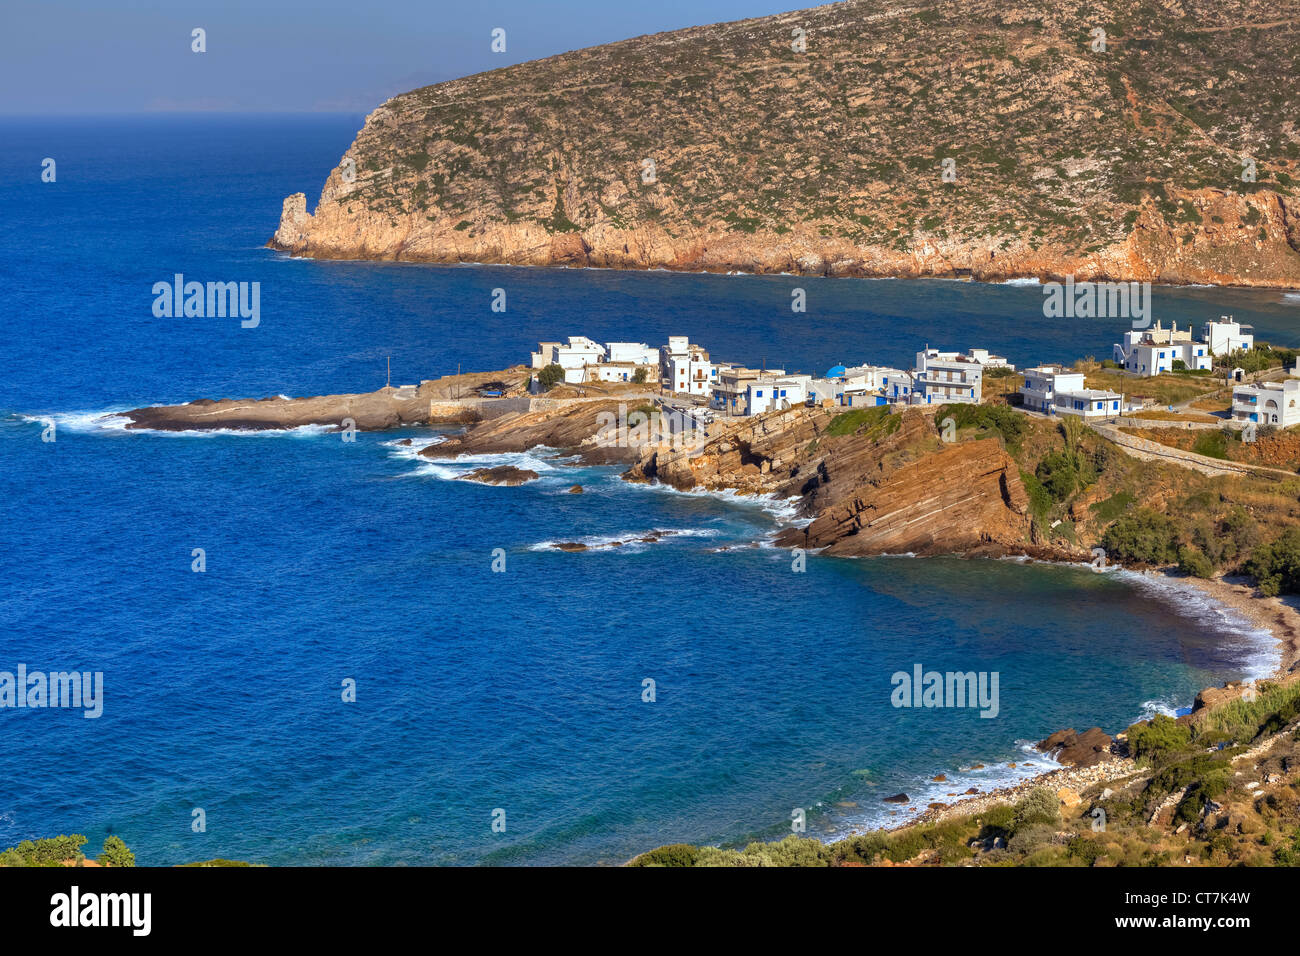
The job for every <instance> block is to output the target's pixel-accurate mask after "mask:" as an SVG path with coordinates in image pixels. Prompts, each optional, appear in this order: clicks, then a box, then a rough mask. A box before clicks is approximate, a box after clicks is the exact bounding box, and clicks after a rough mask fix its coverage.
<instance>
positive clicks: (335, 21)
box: [0, 0, 816, 114]
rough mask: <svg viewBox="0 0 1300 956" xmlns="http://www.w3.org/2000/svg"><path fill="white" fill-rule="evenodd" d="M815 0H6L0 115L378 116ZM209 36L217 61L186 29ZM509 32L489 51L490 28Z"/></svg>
mask: <svg viewBox="0 0 1300 956" xmlns="http://www.w3.org/2000/svg"><path fill="white" fill-rule="evenodd" d="M815 3H816V0H803V2H801V0H459V2H452V0H209V2H197V0H3V4H2V7H3V12H2V14H0V113H5V114H13V113H27V114H32V113H36V114H42V113H62V114H67V113H81V114H86V113H132V112H144V111H156V110H186V111H189V110H230V111H241V112H252V111H256V112H267V111H270V112H296V111H304V110H308V111H340V112H353V111H356V112H361V111H368V110H370V109H371V108H373V107H374V106H376V105H377V104H378V103H380V102H381V101H382V100H383V99H385V98H386V97H388V96H391V95H392V94H394V93H399V92H402V91H404V90H408V89H413V88H415V87H417V86H423V85H426V84H429V83H437V82H439V81H442V80H448V79H452V78H454V77H458V76H465V75H467V74H470V73H478V72H481V71H483V70H490V69H496V68H498V67H502V66H508V65H510V64H512V63H520V62H523V61H525V60H534V59H537V58H538V57H543V56H551V55H552V54H555V53H562V52H564V51H566V50H576V49H580V48H582V47H586V46H594V45H596V44H600V43H608V42H611V41H613V40H621V39H625V38H627V37H633V36H640V35H642V34H646V33H658V32H661V31H663V30H674V29H678V28H680V27H687V26H699V25H703V24H708V23H718V22H721V21H725V20H738V19H742V18H745V17H755V16H765V15H767V14H770V13H778V12H782V11H786V10H797V9H800V8H801V7H807V6H813V5H815ZM195 27H202V28H204V29H205V30H206V31H207V52H206V53H202V54H198V53H193V52H191V50H190V31H191V30H192V29H193V28H195ZM494 27H502V28H504V29H505V30H506V46H507V49H506V52H505V53H504V54H500V53H492V52H491V50H490V42H491V36H490V34H491V31H492V29H493V28H494Z"/></svg>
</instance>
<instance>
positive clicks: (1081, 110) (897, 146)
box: [270, 0, 1300, 287]
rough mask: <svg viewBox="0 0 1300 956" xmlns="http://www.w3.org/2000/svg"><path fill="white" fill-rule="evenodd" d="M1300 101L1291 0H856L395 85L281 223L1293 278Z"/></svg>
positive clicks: (657, 261)
mask: <svg viewBox="0 0 1300 956" xmlns="http://www.w3.org/2000/svg"><path fill="white" fill-rule="evenodd" d="M1098 26H1102V27H1104V28H1105V29H1107V31H1108V34H1109V40H1108V46H1107V49H1106V50H1105V51H1104V52H1096V51H1093V50H1091V49H1090V45H1089V37H1090V35H1091V31H1092V30H1093V29H1094V28H1096V27H1098ZM796 29H798V30H802V31H804V33H805V35H806V38H807V47H806V49H805V50H803V51H800V52H796V51H795V50H794V49H792V46H791V37H792V35H793V31H794V30H796ZM1296 102H1300V17H1297V15H1296V11H1295V8H1294V3H1293V2H1292V0H1178V2H1168V3H1155V2H1145V0H1143V2H1135V0H1093V2H1091V3H1089V4H1087V5H1084V6H1079V5H1077V4H1073V3H1070V2H1067V0H1037V2H1035V3H1033V4H1031V5H1030V6H1025V5H1023V4H1008V3H1005V2H1004V0H966V2H963V3H960V4H959V3H956V2H948V0H917V2H916V3H914V4H911V5H909V6H907V7H905V8H901V7H900V8H888V9H882V8H881V7H880V5H879V4H877V3H874V2H867V0H862V2H859V0H849V2H845V3H837V4H832V5H827V6H822V7H817V8H814V9H811V10H803V11H796V12H793V13H787V14H781V15H778V16H774V17H765V18H761V19H755V20H746V21H740V22H737V23H727V24H717V25H713V26H709V27H696V28H691V29H688V30H682V31H677V32H674V33H667V34H660V35H657V36H650V37H639V38H636V39H633V40H627V41H623V42H621V43H614V44H609V45H607V46H601V47H595V48H592V49H588V50H579V51H575V52H572V53H566V54H563V55H561V56H556V57H550V58H548V59H545V60H539V61H535V62H532V63H525V64H520V65H518V66H513V67H509V68H506V69H502V70H495V71H492V72H489V73H483V74H478V75H476V76H471V77H466V78H464V79H460V80H454V81H451V82H449V83H443V84H439V85H437V86H431V87H426V88H424V89H420V90H415V91H412V92H410V93H406V94H403V95H401V96H397V97H394V98H393V99H391V100H389V101H388V102H386V103H384V104H383V105H382V106H380V107H379V108H378V109H376V110H375V111H374V112H373V113H371V114H370V116H369V117H367V120H366V123H365V126H364V127H363V128H362V130H361V131H360V132H359V133H358V135H357V137H356V140H355V142H354V143H353V144H352V146H351V147H350V148H349V149H348V151H347V153H346V155H345V157H344V159H343V161H342V162H341V163H340V165H339V167H338V168H337V169H335V170H334V171H333V172H332V173H331V175H330V176H329V178H328V180H327V181H326V183H325V185H324V188H323V190H322V192H321V194H320V200H319V202H318V203H317V204H316V207H315V211H314V213H312V214H309V213H308V212H307V203H306V198H305V196H304V195H302V194H297V193H296V194H294V195H292V196H290V197H289V198H288V199H286V200H285V202H284V207H283V210H282V218H281V222H280V226H279V228H278V229H277V230H276V233H275V236H274V237H273V238H272V240H271V242H270V245H271V246H273V247H275V248H278V249H282V250H286V251H289V252H292V253H295V254H300V255H310V256H318V257H334V258H378V259H402V260H411V261H430V262H506V263H516V264H533V265H556V264H559V265H584V266H600V267H610V268H668V269H681V270H709V271H732V270H736V271H744V272H754V273H775V272H789V273H797V274H813V275H868V276H878V275H897V276H927V275H941V276H953V275H970V276H973V277H975V278H981V279H1001V278H1008V277H1012V276H1023V275H1029V276H1040V277H1044V278H1047V277H1057V276H1062V275H1065V274H1074V275H1076V276H1077V277H1078V278H1080V279H1106V278H1109V279H1131V280H1152V281H1164V282H1206V283H1221V284H1228V283H1231V284H1241V285H1254V286H1270V287H1292V286H1294V287H1300V251H1298V250H1300V188H1298V186H1297V184H1298V183H1300V128H1298V127H1297V126H1296V123H1295V117H1294V110H1293V108H1292V107H1293V105H1294V104H1295V103H1296ZM1243 157H1246V158H1250V159H1252V160H1253V162H1254V166H1255V181H1250V182H1243V181H1242V179H1241V176H1242V174H1243V170H1244V166H1243ZM945 160H952V162H953V163H954V164H955V166H954V167H953V168H954V170H955V177H954V179H953V181H951V182H947V181H944V180H943V178H942V177H941V162H943V161H945ZM647 163H652V164H653V166H652V167H651V166H648V165H647Z"/></svg>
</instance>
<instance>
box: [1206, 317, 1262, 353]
mask: <svg viewBox="0 0 1300 956" xmlns="http://www.w3.org/2000/svg"><path fill="white" fill-rule="evenodd" d="M1201 341H1202V342H1204V343H1205V345H1206V346H1207V347H1208V348H1209V350H1210V354H1211V355H1228V354H1231V353H1232V352H1236V351H1237V350H1238V349H1243V350H1248V349H1253V348H1254V347H1255V330H1254V328H1253V327H1251V326H1249V325H1242V324H1241V323H1240V322H1238V321H1236V320H1235V319H1233V317H1232V316H1230V315H1221V316H1219V318H1218V320H1217V321H1214V322H1206V323H1205V325H1203V326H1202V327H1201Z"/></svg>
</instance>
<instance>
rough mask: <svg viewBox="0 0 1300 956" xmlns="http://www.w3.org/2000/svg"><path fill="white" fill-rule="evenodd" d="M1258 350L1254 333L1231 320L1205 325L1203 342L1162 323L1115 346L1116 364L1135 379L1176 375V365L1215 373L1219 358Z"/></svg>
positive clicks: (1130, 334) (1129, 334) (1128, 334)
mask: <svg viewBox="0 0 1300 956" xmlns="http://www.w3.org/2000/svg"><path fill="white" fill-rule="evenodd" d="M1254 346H1255V334H1254V330H1253V329H1252V328H1251V327H1250V326H1249V325H1242V324H1241V323H1240V322H1236V321H1234V320H1233V319H1232V317H1231V316H1222V317H1220V318H1219V319H1218V320H1217V321H1214V322H1206V323H1205V325H1204V326H1202V327H1201V338H1200V339H1199V340H1198V339H1194V338H1192V330H1191V328H1190V327H1189V328H1186V329H1182V330H1179V328H1178V323H1177V322H1175V323H1173V324H1172V325H1171V326H1170V327H1169V328H1167V329H1166V328H1163V327H1162V326H1161V325H1160V323H1159V322H1156V324H1155V326H1154V327H1153V328H1150V329H1138V330H1133V331H1129V332H1125V333H1124V341H1123V342H1119V343H1116V345H1115V354H1114V357H1115V362H1116V364H1118V365H1120V366H1121V367H1122V368H1124V369H1125V370H1126V371H1129V372H1132V373H1133V374H1134V375H1159V374H1160V373H1161V372H1172V371H1174V363H1175V362H1181V363H1182V364H1183V367H1184V368H1187V369H1212V368H1214V357H1215V356H1216V355H1227V354H1228V353H1230V352H1235V351H1236V350H1237V349H1250V348H1254Z"/></svg>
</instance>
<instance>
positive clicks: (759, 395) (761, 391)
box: [754, 388, 763, 398]
mask: <svg viewBox="0 0 1300 956" xmlns="http://www.w3.org/2000/svg"><path fill="white" fill-rule="evenodd" d="M754 397H755V398H762V397H763V390H762V389H761V388H760V389H759V390H758V391H757V392H755V393H754Z"/></svg>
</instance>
